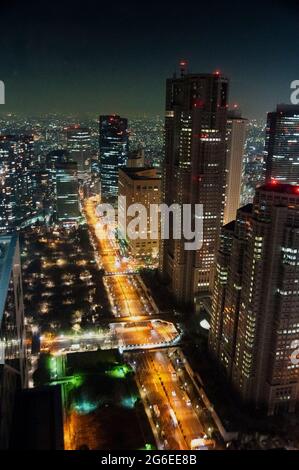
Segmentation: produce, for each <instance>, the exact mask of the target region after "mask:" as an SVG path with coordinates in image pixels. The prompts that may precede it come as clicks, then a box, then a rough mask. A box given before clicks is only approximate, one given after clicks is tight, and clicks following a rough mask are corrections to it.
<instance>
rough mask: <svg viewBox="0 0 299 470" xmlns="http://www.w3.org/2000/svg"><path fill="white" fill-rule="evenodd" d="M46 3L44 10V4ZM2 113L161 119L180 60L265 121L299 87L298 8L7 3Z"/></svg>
mask: <svg viewBox="0 0 299 470" xmlns="http://www.w3.org/2000/svg"><path fill="white" fill-rule="evenodd" d="M42 5H44V6H42ZM0 18H1V27H0V51H1V65H0V79H2V80H4V82H5V85H6V105H4V106H1V109H0V111H1V112H3V111H4V112H6V111H16V112H22V113H28V114H34V113H43V112H62V113H69V112H72V113H83V112H91V113H98V114H99V113H101V114H103V113H109V112H115V113H120V114H123V115H127V116H132V115H142V114H144V113H146V114H149V115H154V114H163V109H164V87H165V78H166V77H168V76H171V75H172V73H173V71H174V70H175V68H176V65H177V62H178V60H179V59H180V58H186V59H188V61H189V64H190V65H189V69H190V71H192V72H213V71H214V70H216V69H219V70H221V72H222V73H223V74H225V75H226V76H228V77H229V78H230V79H231V86H230V90H231V91H230V96H231V102H232V103H235V102H237V103H239V104H240V106H241V108H242V110H243V114H244V115H245V116H246V117H251V118H252V117H257V118H264V117H265V113H266V112H267V111H269V110H271V109H272V108H274V106H275V105H276V103H278V102H289V95H290V91H289V84H290V82H291V81H292V80H295V79H299V60H298V57H299V24H298V23H299V8H298V7H296V1H281V2H280V1H278V0H277V1H275V0H274V1H273V0H272V1H271V2H270V1H261V0H260V1H256V0H252V1H245V0H243V1H233V0H226V1H224V0H223V1H222V2H220V1H212V0H207V1H206V2H205V4H203V2H201V1H193V2H191V1H189V0H183V1H180V2H176V1H175V0H174V1H170V0H159V1H156V0H152V1H151V2H148V3H147V2H144V1H139V2H137V1H130V0H128V1H119V0H114V1H113V0H110V1H108V0H106V1H105V2H103V1H102V0H97V1H95V0H82V1H80V2H79V1H78V0H73V1H69V2H63V1H60V2H56V1H51V2H50V1H49V2H45V1H41V2H38V1H32V2H28V3H27V2H25V1H22V2H21V1H13V0H1V10H0Z"/></svg>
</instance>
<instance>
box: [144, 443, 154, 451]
mask: <svg viewBox="0 0 299 470" xmlns="http://www.w3.org/2000/svg"><path fill="white" fill-rule="evenodd" d="M140 450H155V446H153V445H152V444H149V443H146V444H145V446H144V447H142V448H141V449H140Z"/></svg>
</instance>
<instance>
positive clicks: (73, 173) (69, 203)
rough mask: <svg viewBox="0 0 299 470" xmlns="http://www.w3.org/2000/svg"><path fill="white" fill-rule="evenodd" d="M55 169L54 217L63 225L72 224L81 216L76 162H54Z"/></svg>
mask: <svg viewBox="0 0 299 470" xmlns="http://www.w3.org/2000/svg"><path fill="white" fill-rule="evenodd" d="M55 170H56V176H55V196H56V218H57V221H58V222H60V223H62V224H63V225H65V226H72V225H75V224H77V223H78V222H79V220H80V218H81V213H80V205H79V194H78V192H79V186H78V174H77V163H75V162H60V163H56V165H55Z"/></svg>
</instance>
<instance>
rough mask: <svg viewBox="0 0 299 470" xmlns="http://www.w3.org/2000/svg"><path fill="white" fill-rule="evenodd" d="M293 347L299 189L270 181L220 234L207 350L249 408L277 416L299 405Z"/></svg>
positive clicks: (298, 335) (298, 326) (298, 324)
mask: <svg viewBox="0 0 299 470" xmlns="http://www.w3.org/2000/svg"><path fill="white" fill-rule="evenodd" d="M296 341H297V342H298V344H299V186H295V185H289V184H279V183H276V182H272V183H267V184H266V185H264V186H261V187H260V188H258V189H257V190H256V194H255V198H254V202H253V205H251V204H249V205H247V206H245V207H242V208H241V209H239V210H238V213H237V219H236V221H234V222H231V223H230V224H228V225H226V226H224V227H223V229H222V234H221V243H220V248H219V252H218V256H217V272H216V281H215V287H214V292H213V302H212V318H211V331H210V338H209V343H210V350H211V352H212V354H213V355H214V356H215V358H216V359H217V360H218V363H219V365H220V366H221V367H222V369H223V370H224V372H225V374H226V376H227V378H228V379H229V381H230V382H231V383H232V385H233V387H234V389H235V390H236V391H237V392H238V393H239V395H240V396H241V398H242V399H243V401H244V402H246V403H248V404H251V405H253V406H254V407H255V408H260V409H265V410H266V411H267V412H268V414H276V413H279V412H281V411H287V412H292V411H294V410H295V406H296V404H297V402H298V401H299V364H298V360H297V359H296V348H297V349H298V345H297V346H296ZM293 353H295V356H294V358H295V361H293V362H292V360H291V358H292V354H293Z"/></svg>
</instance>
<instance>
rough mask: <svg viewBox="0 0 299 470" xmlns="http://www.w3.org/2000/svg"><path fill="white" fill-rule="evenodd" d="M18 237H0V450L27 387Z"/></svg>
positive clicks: (8, 433) (8, 436)
mask: <svg viewBox="0 0 299 470" xmlns="http://www.w3.org/2000/svg"><path fill="white" fill-rule="evenodd" d="M25 348H26V346H25V328H24V305H23V291H22V279H21V261H20V251H19V241H18V237H17V236H16V235H15V234H13V235H2V236H0V449H6V448H8V446H9V441H10V432H11V426H12V419H13V411H14V406H15V398H16V393H17V391H18V390H19V389H21V388H22V387H25V386H27V366H26V354H25V351H26V350H25Z"/></svg>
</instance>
